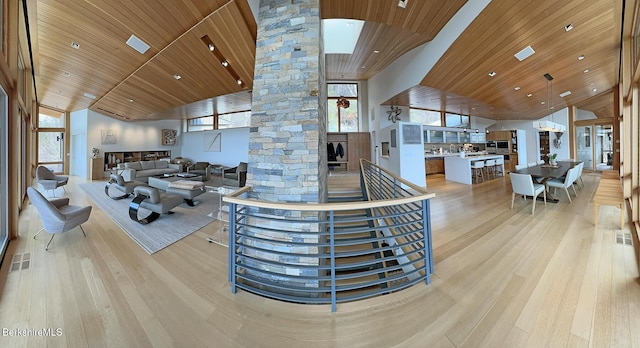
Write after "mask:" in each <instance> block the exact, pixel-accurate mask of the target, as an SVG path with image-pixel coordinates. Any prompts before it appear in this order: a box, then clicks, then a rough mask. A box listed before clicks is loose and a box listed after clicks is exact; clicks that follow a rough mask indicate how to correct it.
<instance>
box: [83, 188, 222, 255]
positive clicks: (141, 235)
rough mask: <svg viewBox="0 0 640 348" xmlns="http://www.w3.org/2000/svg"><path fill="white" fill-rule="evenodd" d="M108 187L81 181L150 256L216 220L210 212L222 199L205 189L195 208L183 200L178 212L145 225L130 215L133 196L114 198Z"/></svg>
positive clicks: (91, 197) (90, 194) (145, 211)
mask: <svg viewBox="0 0 640 348" xmlns="http://www.w3.org/2000/svg"><path fill="white" fill-rule="evenodd" d="M104 186H105V183H104V182H98V183H86V184H80V187H81V188H82V189H83V190H84V191H85V192H86V193H87V195H88V196H89V198H90V199H91V200H92V201H93V202H94V203H95V204H96V205H97V206H98V207H99V208H100V209H101V210H102V211H104V213H105V214H107V215H108V216H109V217H110V218H111V219H112V220H113V221H114V222H115V223H116V224H117V225H118V226H120V228H122V230H123V231H124V232H126V233H127V234H128V235H129V237H131V239H133V240H134V241H135V242H136V243H138V245H140V246H141V247H142V249H144V250H145V251H146V252H147V253H149V254H150V255H151V254H153V253H155V252H157V251H159V250H162V249H163V248H166V247H167V246H169V245H171V244H173V243H175V242H177V241H179V240H180V239H182V238H184V237H186V236H188V235H190V234H191V233H193V232H195V231H197V230H199V229H201V228H202V227H204V226H206V225H208V224H210V223H211V222H213V221H214V220H215V219H214V218H212V217H211V216H207V214H209V213H211V212H213V211H215V212H217V211H218V205H219V200H220V199H219V195H218V194H217V193H215V192H205V193H203V194H201V195H200V196H198V197H196V198H195V199H194V202H197V203H198V204H197V205H196V206H195V207H189V206H188V205H187V204H185V203H182V204H180V205H179V206H177V207H175V208H173V209H172V210H171V211H173V212H174V214H162V215H161V216H160V217H159V218H158V219H157V220H155V221H153V222H152V223H150V224H148V225H142V224H140V223H138V222H135V221H133V220H131V218H129V203H130V202H131V199H128V198H125V199H121V200H117V201H116V200H113V199H111V198H109V197H107V195H106V194H105V193H104ZM112 189H113V188H112ZM139 213H140V216H145V215H146V214H147V213H149V211H148V210H146V209H143V208H141V209H140V212H139Z"/></svg>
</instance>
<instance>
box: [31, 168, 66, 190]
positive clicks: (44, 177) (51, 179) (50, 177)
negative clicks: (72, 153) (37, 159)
mask: <svg viewBox="0 0 640 348" xmlns="http://www.w3.org/2000/svg"><path fill="white" fill-rule="evenodd" d="M36 181H37V182H38V184H40V185H42V189H44V190H47V191H53V196H54V197H55V195H56V189H57V188H58V187H60V186H62V189H63V190H65V191H66V189H65V188H64V186H65V185H66V184H67V183H68V182H69V177H67V176H61V175H55V174H54V173H53V172H52V171H51V170H49V168H47V167H45V166H38V168H36Z"/></svg>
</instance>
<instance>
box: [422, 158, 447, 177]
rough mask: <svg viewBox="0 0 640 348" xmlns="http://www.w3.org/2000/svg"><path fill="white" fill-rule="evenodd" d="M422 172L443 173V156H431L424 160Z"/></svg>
mask: <svg viewBox="0 0 640 348" xmlns="http://www.w3.org/2000/svg"><path fill="white" fill-rule="evenodd" d="M424 172H425V173H426V174H427V175H429V174H443V173H444V158H443V157H431V158H426V159H425V160H424Z"/></svg>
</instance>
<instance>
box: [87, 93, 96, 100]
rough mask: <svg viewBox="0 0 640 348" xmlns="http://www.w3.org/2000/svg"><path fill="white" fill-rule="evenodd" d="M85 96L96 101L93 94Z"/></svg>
mask: <svg viewBox="0 0 640 348" xmlns="http://www.w3.org/2000/svg"><path fill="white" fill-rule="evenodd" d="M84 96H85V97H87V98H89V99H96V96H95V95H93V94H91V93H85V94H84Z"/></svg>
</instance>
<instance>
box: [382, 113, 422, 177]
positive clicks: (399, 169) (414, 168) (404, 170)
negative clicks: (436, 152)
mask: <svg viewBox="0 0 640 348" xmlns="http://www.w3.org/2000/svg"><path fill="white" fill-rule="evenodd" d="M403 125H416V126H418V128H419V137H420V143H419V144H404V143H403V141H402V139H403V133H402V131H403V129H402V126H403ZM392 130H395V131H396V146H395V147H389V157H382V156H380V158H379V164H380V166H381V167H383V168H385V169H387V170H388V171H390V172H392V173H394V174H395V175H397V176H399V177H401V178H403V179H405V180H407V181H410V182H411V183H413V184H415V185H418V186H420V187H427V181H426V173H425V168H424V143H423V141H424V139H423V138H422V124H420V123H409V122H398V123H395V124H392V125H390V126H388V127H385V128H384V129H381V130H380V131H379V134H380V141H381V142H391V131H392Z"/></svg>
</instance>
